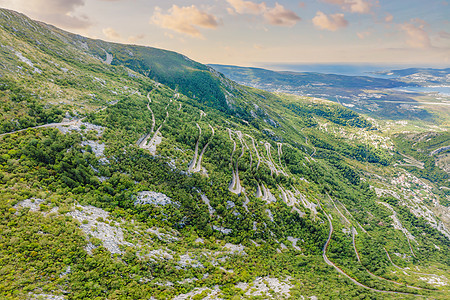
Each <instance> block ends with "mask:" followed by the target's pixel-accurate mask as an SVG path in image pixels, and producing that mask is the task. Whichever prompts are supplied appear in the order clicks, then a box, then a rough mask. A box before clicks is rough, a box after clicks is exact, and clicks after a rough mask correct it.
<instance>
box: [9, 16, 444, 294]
mask: <svg viewBox="0 0 450 300" xmlns="http://www.w3.org/2000/svg"><path fill="white" fill-rule="evenodd" d="M0 25H1V27H0V44H1V48H0V56H1V57H2V61H1V65H0V101H1V106H0V116H1V119H0V214H1V221H0V232H1V234H0V265H1V268H0V295H1V297H2V298H4V299H42V298H43V299H353V298H361V299H421V298H425V299H447V298H448V297H449V295H450V281H449V280H450V193H449V191H450V182H449V173H448V151H449V149H448V145H449V142H450V137H449V133H448V131H447V130H448V118H447V113H448V111H445V110H444V109H440V111H439V112H435V111H434V110H429V111H428V110H426V109H422V108H421V107H420V108H404V107H403V106H401V107H400V109H396V110H395V111H392V114H390V115H388V116H387V117H385V118H380V117H379V114H381V110H383V111H386V110H389V109H390V108H391V107H390V106H389V105H388V103H387V102H381V101H384V100H383V99H384V98H383V97H384V96H386V95H388V94H389V97H391V96H392V94H390V92H386V89H390V88H393V87H396V86H399V85H398V83H397V82H393V81H389V80H379V81H377V83H376V84H377V85H379V88H380V90H382V91H381V92H380V90H377V91H376V92H370V93H369V92H368V90H369V89H372V88H373V85H370V84H369V83H368V81H369V79H367V78H358V79H352V80H356V81H357V82H356V83H352V85H353V84H355V85H357V86H358V88H355V89H358V93H366V92H367V93H368V94H367V95H369V94H370V95H371V96H370V97H374V98H376V97H375V96H374V95H378V94H379V93H383V95H384V96H382V97H380V98H379V99H381V100H380V101H379V102H376V101H371V102H370V103H369V102H368V103H365V104H364V105H361V106H359V108H358V109H356V108H355V109H354V107H351V106H350V105H349V104H352V103H353V102H348V101H346V100H344V99H346V98H345V97H347V96H348V97H349V98H351V99H353V96H354V95H353V94H351V93H353V92H354V90H353V89H352V91H351V93H350V92H349V90H347V88H346V89H342V94H339V91H338V90H339V89H340V88H336V87H329V86H322V85H320V86H319V85H318V86H313V87H311V90H310V91H312V90H314V91H317V92H319V91H320V93H321V94H315V92H310V91H309V92H308V93H310V94H309V95H302V96H299V95H295V94H296V93H297V92H296V91H294V90H289V88H287V89H286V90H285V89H284V87H286V86H283V85H280V88H282V89H283V90H282V93H281V92H279V91H277V92H272V91H270V89H268V88H267V85H265V84H262V85H255V86H257V87H258V88H262V89H258V88H255V87H252V86H253V84H247V85H248V86H247V85H241V84H240V81H239V80H236V81H233V76H230V77H228V76H227V74H225V75H224V74H222V73H220V72H221V70H220V69H217V71H216V70H215V69H213V68H215V66H213V68H211V67H210V66H206V65H202V64H200V63H197V62H194V61H192V60H190V59H188V58H186V57H185V56H183V55H181V54H177V53H174V52H170V51H166V50H159V49H155V48H149V47H143V46H135V45H124V44H116V43H108V42H105V41H101V40H93V39H88V38H84V37H81V36H79V35H74V34H71V33H68V32H65V31H63V30H60V29H58V28H55V27H53V26H50V25H46V24H44V23H41V22H36V21H33V20H31V19H29V18H28V17H26V16H24V15H22V14H19V13H17V12H14V11H10V10H6V9H0ZM17 53H20V55H18V54H17ZM38 70H39V71H38ZM301 76H302V77H308V80H315V79H316V77H315V76H318V77H322V79H321V80H322V81H328V80H330V79H329V77H327V76H326V75H311V74H306V75H301ZM261 80H262V79H261ZM280 80H281V79H280ZM334 80H335V81H342V78H337V77H336V78H334ZM247 83H248V82H247ZM342 84H346V83H345V82H344V83H342ZM307 85H308V84H307ZM297 91H298V90H297ZM364 91H366V92H364ZM393 94H395V93H393ZM329 95H337V96H336V97H335V98H336V100H337V101H338V102H339V103H335V102H333V101H330V100H327V98H328V96H329ZM358 95H359V96H358V97H359V98H358V100H354V101H355V103H356V102H358V103H359V102H361V103H362V102H364V101H365V98H364V97H366V96H365V95H366V94H365V95H361V94H358ZM397 96H398V95H397V94H395V97H397ZM386 97H387V96H386ZM398 97H399V99H397V100H394V101H396V104H398V103H400V102H401V101H402V99H403V100H404V99H406V98H405V97H407V96H405V95H403V94H402V95H401V96H398ZM418 97H419V96H418ZM420 97H426V96H423V95H420ZM377 99H378V98H377ZM389 99H391V98H389ZM421 99H422V98H421ZM332 100H334V99H332ZM352 101H353V100H352ZM386 101H387V100H386ZM407 101H413V102H414V101H416V100H410V99H409V98H408V99H407ZM417 101H419V100H417ZM420 101H422V100H420ZM432 101H438V100H432ZM432 101H431V100H430V102H432ZM446 101H447V100H446V99H442V100H440V101H438V102H439V105H440V107H444V106H443V105H442V104H445V103H446ZM375 102H376V104H377V105H378V107H379V109H378V108H377V110H373V111H371V109H370V107H372V106H373V105H374V103H375ZM382 103H385V104H382ZM433 103H434V102H433ZM345 104H347V105H345ZM355 105H356V104H355ZM430 106H432V105H430ZM395 107H396V108H398V106H395ZM350 108H351V109H350ZM370 112H373V114H371V113H370ZM361 113H364V114H361ZM423 116H424V117H423ZM422 117H423V118H422ZM405 122H406V123H405ZM424 124H425V125H424ZM417 126H418V127H419V128H418V129H417V128H416V127H417Z"/></svg>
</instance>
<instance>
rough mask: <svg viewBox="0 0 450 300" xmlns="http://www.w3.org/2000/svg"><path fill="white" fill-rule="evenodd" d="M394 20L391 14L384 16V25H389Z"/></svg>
mask: <svg viewBox="0 0 450 300" xmlns="http://www.w3.org/2000/svg"><path fill="white" fill-rule="evenodd" d="M393 20H394V16H393V15H391V14H386V17H384V21H385V22H386V23H391V22H392V21H393Z"/></svg>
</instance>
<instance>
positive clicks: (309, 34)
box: [0, 0, 450, 67]
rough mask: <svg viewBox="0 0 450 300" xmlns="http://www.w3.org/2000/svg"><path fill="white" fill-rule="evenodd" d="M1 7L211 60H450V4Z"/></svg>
mask: <svg viewBox="0 0 450 300" xmlns="http://www.w3.org/2000/svg"><path fill="white" fill-rule="evenodd" d="M0 7H3V8H9V9H13V10H16V11H19V12H22V13H24V14H26V15H28V16H29V17H31V18H33V19H36V20H40V21H43V22H46V23H50V24H53V25H55V26H57V27H60V28H62V29H65V30H67V31H70V32H74V33H78V34H81V35H84V36H87V37H91V38H97V39H102V40H107V41H112V42H119V43H129V44H138V45H144V46H151V47H156V48H163V49H168V50H173V51H176V52H179V53H182V54H184V55H186V56H188V57H190V58H192V59H194V60H197V61H199V62H202V63H220V64H232V65H242V66H262V65H265V64H266V65H267V64H276V63H286V64H288V63H293V64H299V63H371V64H376V63H382V64H411V65H421V66H424V65H430V66H441V67H444V66H450V17H449V16H450V0H303V1H297V0H277V1H272V0H266V1H260V0H176V1H168V0H166V1H156V0H0Z"/></svg>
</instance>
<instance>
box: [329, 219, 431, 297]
mask: <svg viewBox="0 0 450 300" xmlns="http://www.w3.org/2000/svg"><path fill="white" fill-rule="evenodd" d="M323 213H324V214H325V216H326V217H327V219H328V224H329V225H330V232H329V234H328V240H327V242H326V243H325V245H324V246H323V249H322V257H323V260H324V261H325V263H326V264H327V265H329V266H332V267H333V268H335V269H336V271H338V272H339V273H340V274H342V275H344V276H345V277H347V278H348V279H349V280H350V281H351V282H353V283H354V284H356V285H357V286H360V287H362V288H365V289H368V290H371V291H374V292H378V293H385V294H400V295H413V296H419V297H422V295H417V294H412V293H404V292H394V291H383V290H378V289H374V288H371V287H368V286H366V285H364V284H362V283H359V282H358V281H356V279H354V278H352V277H350V275H348V274H347V273H345V272H344V271H343V270H342V269H341V268H339V267H338V266H336V265H335V264H334V263H333V262H332V261H331V260H329V259H328V257H327V248H328V246H329V245H330V242H331V236H332V235H333V224H332V223H331V218H330V216H329V215H328V214H327V213H326V212H325V211H324V212H323Z"/></svg>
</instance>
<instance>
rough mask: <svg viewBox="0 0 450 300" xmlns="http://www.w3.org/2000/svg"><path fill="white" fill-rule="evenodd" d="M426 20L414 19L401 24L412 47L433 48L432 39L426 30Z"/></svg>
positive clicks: (407, 41) (401, 28)
mask: <svg viewBox="0 0 450 300" xmlns="http://www.w3.org/2000/svg"><path fill="white" fill-rule="evenodd" d="M425 25H426V23H425V21H423V20H421V19H413V20H411V21H410V22H409V23H408V22H405V23H403V24H401V25H400V30H401V31H403V33H404V34H405V39H406V43H407V44H408V45H409V46H410V47H412V48H431V40H430V37H429V35H428V33H427V32H426V30H425Z"/></svg>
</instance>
